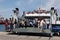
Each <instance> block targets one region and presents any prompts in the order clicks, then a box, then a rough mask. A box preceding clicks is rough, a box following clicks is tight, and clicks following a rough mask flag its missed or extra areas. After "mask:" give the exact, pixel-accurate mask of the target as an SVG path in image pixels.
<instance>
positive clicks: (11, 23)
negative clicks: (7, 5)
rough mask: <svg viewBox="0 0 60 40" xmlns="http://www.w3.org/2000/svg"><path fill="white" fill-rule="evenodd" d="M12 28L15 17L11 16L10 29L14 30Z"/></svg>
mask: <svg viewBox="0 0 60 40" xmlns="http://www.w3.org/2000/svg"><path fill="white" fill-rule="evenodd" d="M12 29H13V19H12V18H10V31H12Z"/></svg>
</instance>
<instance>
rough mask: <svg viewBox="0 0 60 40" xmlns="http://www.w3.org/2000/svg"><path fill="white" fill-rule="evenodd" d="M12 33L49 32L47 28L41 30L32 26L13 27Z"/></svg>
mask: <svg viewBox="0 0 60 40" xmlns="http://www.w3.org/2000/svg"><path fill="white" fill-rule="evenodd" d="M13 32H14V33H21V32H24V33H51V31H50V30H49V29H44V30H43V31H41V30H40V28H34V27H27V28H15V29H13Z"/></svg>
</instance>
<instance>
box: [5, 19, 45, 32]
mask: <svg viewBox="0 0 60 40" xmlns="http://www.w3.org/2000/svg"><path fill="white" fill-rule="evenodd" d="M20 27H22V28H23V27H25V28H27V27H37V28H40V29H41V30H42V29H43V28H46V21H45V20H44V19H34V20H32V21H31V20H30V21H29V20H18V21H17V20H16V19H15V21H14V20H13V18H10V19H9V21H8V19H6V20H5V28H6V30H8V29H10V31H12V30H13V28H20Z"/></svg>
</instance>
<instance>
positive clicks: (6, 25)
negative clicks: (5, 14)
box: [5, 19, 8, 31]
mask: <svg viewBox="0 0 60 40" xmlns="http://www.w3.org/2000/svg"><path fill="white" fill-rule="evenodd" d="M5 29H6V31H7V30H8V19H6V20H5Z"/></svg>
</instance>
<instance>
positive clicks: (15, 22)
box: [14, 19, 17, 28]
mask: <svg viewBox="0 0 60 40" xmlns="http://www.w3.org/2000/svg"><path fill="white" fill-rule="evenodd" d="M16 26H17V20H16V19H15V21H14V28H16Z"/></svg>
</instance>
